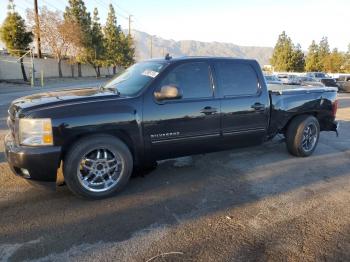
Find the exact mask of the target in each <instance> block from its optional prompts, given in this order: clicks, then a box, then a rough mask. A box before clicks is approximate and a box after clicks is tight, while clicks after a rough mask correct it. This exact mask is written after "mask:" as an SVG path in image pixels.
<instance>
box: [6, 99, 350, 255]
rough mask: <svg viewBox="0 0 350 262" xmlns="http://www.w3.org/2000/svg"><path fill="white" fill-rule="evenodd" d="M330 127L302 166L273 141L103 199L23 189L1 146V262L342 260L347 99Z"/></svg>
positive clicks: (187, 164) (153, 176) (346, 245)
mask: <svg viewBox="0 0 350 262" xmlns="http://www.w3.org/2000/svg"><path fill="white" fill-rule="evenodd" d="M0 96H1V101H2V102H3V103H4V104H5V102H4V101H5V100H4V99H3V97H4V96H3V95H0ZM0 110H2V111H1V112H0V113H1V114H4V115H5V114H6V112H3V109H0ZM338 119H339V120H340V121H341V130H340V136H339V137H338V138H337V137H336V135H335V134H334V133H322V135H321V139H320V142H319V145H318V148H317V149H316V151H315V153H314V155H313V156H311V157H309V158H295V157H292V156H290V155H289V154H288V153H287V151H286V149H285V145H284V143H282V142H281V141H279V140H278V139H275V140H273V141H271V142H268V143H266V144H264V145H263V146H259V147H253V148H247V149H239V150H231V151H224V152H219V153H211V154H205V155H197V156H193V157H186V158H181V159H176V160H169V161H164V162H162V163H160V164H159V166H158V168H157V169H156V170H154V171H152V172H151V173H149V174H147V175H146V176H138V177H135V178H133V179H131V181H130V183H129V185H128V187H127V188H126V190H124V191H123V192H122V193H121V194H119V195H117V196H115V197H113V198H109V199H106V200H102V201H86V200H82V199H79V198H76V197H75V196H74V195H72V194H71V193H70V192H69V191H68V189H67V188H66V187H60V188H58V189H57V190H56V192H54V191H48V190H43V189H38V188H34V187H32V186H30V185H28V184H27V183H26V181H24V180H22V179H20V178H17V177H15V176H14V175H12V174H11V173H10V171H9V168H8V167H7V164H6V163H5V162H4V161H5V160H4V153H3V146H2V142H1V141H0V142H1V144H0V261H7V260H10V261H23V260H29V261H31V260H34V261H37V260H39V261H68V260H69V261H147V260H148V259H150V258H152V257H154V256H157V255H160V254H163V256H160V257H157V258H155V259H154V260H152V261H266V260H269V261H349V260H350V132H349V131H348V130H350V95H345V94H341V95H340V109H339V111H338ZM4 133H5V131H4V127H2V131H0V134H1V138H0V139H3V135H4Z"/></svg>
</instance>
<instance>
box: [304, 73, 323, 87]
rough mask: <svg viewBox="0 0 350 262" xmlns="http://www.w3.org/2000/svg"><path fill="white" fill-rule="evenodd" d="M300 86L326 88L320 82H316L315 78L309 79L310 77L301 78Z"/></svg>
mask: <svg viewBox="0 0 350 262" xmlns="http://www.w3.org/2000/svg"><path fill="white" fill-rule="evenodd" d="M299 80H300V85H302V86H309V87H311V86H314V87H320V86H325V85H324V84H322V83H321V82H320V81H318V80H316V79H315V78H312V77H309V76H300V77H299Z"/></svg>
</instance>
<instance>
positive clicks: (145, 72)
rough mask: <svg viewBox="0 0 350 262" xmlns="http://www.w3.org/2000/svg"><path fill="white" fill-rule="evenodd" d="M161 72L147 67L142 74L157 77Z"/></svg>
mask: <svg viewBox="0 0 350 262" xmlns="http://www.w3.org/2000/svg"><path fill="white" fill-rule="evenodd" d="M158 74H159V73H158V72H156V71H153V70H148V69H146V70H145V71H143V73H142V75H144V76H149V77H152V78H155V77H156V76H157V75H158Z"/></svg>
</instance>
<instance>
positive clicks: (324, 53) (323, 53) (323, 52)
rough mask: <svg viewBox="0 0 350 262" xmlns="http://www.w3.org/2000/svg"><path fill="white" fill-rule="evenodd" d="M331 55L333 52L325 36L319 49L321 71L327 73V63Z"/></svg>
mask: <svg viewBox="0 0 350 262" xmlns="http://www.w3.org/2000/svg"><path fill="white" fill-rule="evenodd" d="M330 53H331V52H330V48H329V44H328V38H327V37H325V36H324V37H322V39H321V41H320V44H319V48H318V57H319V68H320V69H321V71H326V68H325V61H326V59H327V57H328V56H329V55H330Z"/></svg>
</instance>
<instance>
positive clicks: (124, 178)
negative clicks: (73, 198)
mask: <svg viewBox="0 0 350 262" xmlns="http://www.w3.org/2000/svg"><path fill="white" fill-rule="evenodd" d="M132 169H133V158H132V155H131V153H130V150H129V148H128V147H127V146H126V145H125V144H124V143H123V142H122V141H121V140H119V139H118V138H116V137H112V136H106V135H95V136H89V137H85V138H83V139H81V140H79V141H78V142H77V143H75V144H74V145H73V146H72V147H71V149H70V151H69V152H68V154H67V155H66V157H65V159H64V162H63V174H64V178H65V182H66V183H67V186H68V188H69V189H70V190H71V191H72V192H73V193H75V194H76V195H78V196H81V197H84V198H90V199H101V198H106V197H109V196H111V195H113V194H115V193H116V192H118V191H120V190H122V189H123V188H124V186H125V185H126V183H127V182H128V180H129V178H130V175H131V173H132Z"/></svg>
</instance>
